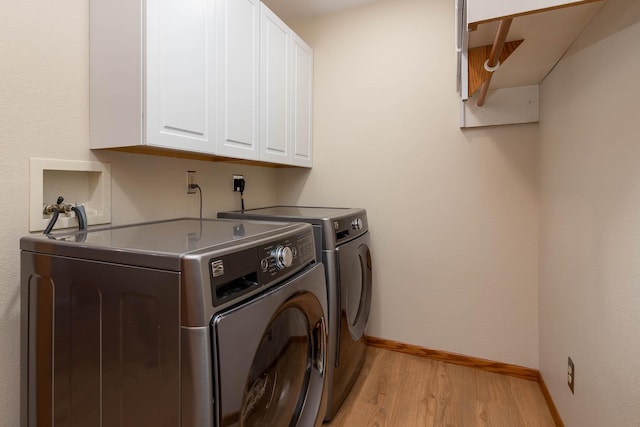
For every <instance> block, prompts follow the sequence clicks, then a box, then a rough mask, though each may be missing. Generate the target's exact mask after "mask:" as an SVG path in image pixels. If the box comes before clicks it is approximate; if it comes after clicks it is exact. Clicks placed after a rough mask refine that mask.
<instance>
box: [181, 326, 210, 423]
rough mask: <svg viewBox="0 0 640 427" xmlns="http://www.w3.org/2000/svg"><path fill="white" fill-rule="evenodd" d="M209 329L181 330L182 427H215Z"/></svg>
mask: <svg viewBox="0 0 640 427" xmlns="http://www.w3.org/2000/svg"><path fill="white" fill-rule="evenodd" d="M209 337H210V333H209V327H208V326H207V327H201V328H185V327H183V328H181V339H182V380H181V391H182V392H181V402H182V404H181V409H182V424H181V427H203V426H214V425H215V423H214V421H213V403H214V398H213V388H212V381H213V374H212V371H213V369H212V360H211V342H210V339H209Z"/></svg>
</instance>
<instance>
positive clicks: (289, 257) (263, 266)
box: [258, 231, 316, 283]
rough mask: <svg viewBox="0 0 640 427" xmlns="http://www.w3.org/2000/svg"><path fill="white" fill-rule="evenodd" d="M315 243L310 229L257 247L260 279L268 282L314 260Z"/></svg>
mask: <svg viewBox="0 0 640 427" xmlns="http://www.w3.org/2000/svg"><path fill="white" fill-rule="evenodd" d="M315 256H316V255H315V244H314V241H313V233H312V232H311V231H309V232H304V233H300V234H298V235H295V236H292V237H290V238H287V239H282V240H277V241H274V242H271V243H269V244H267V245H263V246H261V247H259V248H258V258H259V259H260V272H259V273H260V279H261V280H260V281H261V282H262V283H265V282H270V281H272V280H273V279H275V278H280V277H283V276H287V275H289V274H290V271H291V270H293V269H295V268H296V267H300V266H302V265H305V264H307V263H309V262H310V261H313V260H315Z"/></svg>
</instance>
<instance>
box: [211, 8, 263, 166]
mask: <svg viewBox="0 0 640 427" xmlns="http://www.w3.org/2000/svg"><path fill="white" fill-rule="evenodd" d="M219 4H220V7H221V10H220V15H221V22H220V30H221V31H220V32H219V45H218V46H219V49H220V55H219V60H218V70H219V72H220V73H221V76H222V78H221V79H220V80H219V84H220V87H219V94H220V96H219V102H220V103H219V104H218V108H219V109H218V111H219V112H220V116H219V118H220V121H221V123H220V125H219V132H220V133H219V136H218V147H217V151H218V153H219V154H222V155H228V156H236V157H240V158H244V159H257V158H258V136H259V133H258V132H259V115H258V102H259V95H260V92H259V80H258V77H259V75H258V73H259V65H258V61H259V48H260V45H259V36H260V34H259V28H260V15H259V11H260V2H259V1H258V0H223V1H221V2H220V3H219Z"/></svg>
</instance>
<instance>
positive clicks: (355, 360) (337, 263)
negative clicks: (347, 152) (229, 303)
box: [218, 206, 372, 421]
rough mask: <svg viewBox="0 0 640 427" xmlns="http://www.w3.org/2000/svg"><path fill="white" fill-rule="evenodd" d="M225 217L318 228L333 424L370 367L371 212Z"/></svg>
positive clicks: (272, 210) (281, 209)
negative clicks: (367, 363)
mask: <svg viewBox="0 0 640 427" xmlns="http://www.w3.org/2000/svg"><path fill="white" fill-rule="evenodd" d="M218 217H219V218H235V219H245V220H247V219H250V220H265V221H283V222H294V221H299V222H305V223H308V224H311V225H312V226H313V233H314V236H315V244H316V261H317V262H322V263H323V264H324V266H325V273H326V280H327V294H328V299H329V362H330V363H329V365H328V393H329V396H328V406H327V414H326V416H325V421H330V420H331V419H332V418H333V417H334V415H335V414H336V412H337V411H338V409H339V408H340V406H341V405H342V403H343V402H344V400H345V398H346V397H347V395H348V394H349V391H350V390H351V388H352V387H353V384H354V383H355V381H356V379H357V377H358V374H359V373H360V370H361V369H362V366H363V364H364V359H365V350H366V345H365V342H364V339H363V336H364V332H365V328H366V326H367V322H368V319H369V311H370V308H371V296H372V264H371V251H370V246H371V243H370V237H369V236H370V235H369V226H368V222H367V212H366V210H365V209H354V208H332V207H305V206H270V207H265V208H258V209H249V210H244V211H232V212H220V213H218Z"/></svg>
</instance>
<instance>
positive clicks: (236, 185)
mask: <svg viewBox="0 0 640 427" xmlns="http://www.w3.org/2000/svg"><path fill="white" fill-rule="evenodd" d="M243 187H244V175H233V192H234V193H235V192H238V191H244V190H243Z"/></svg>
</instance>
